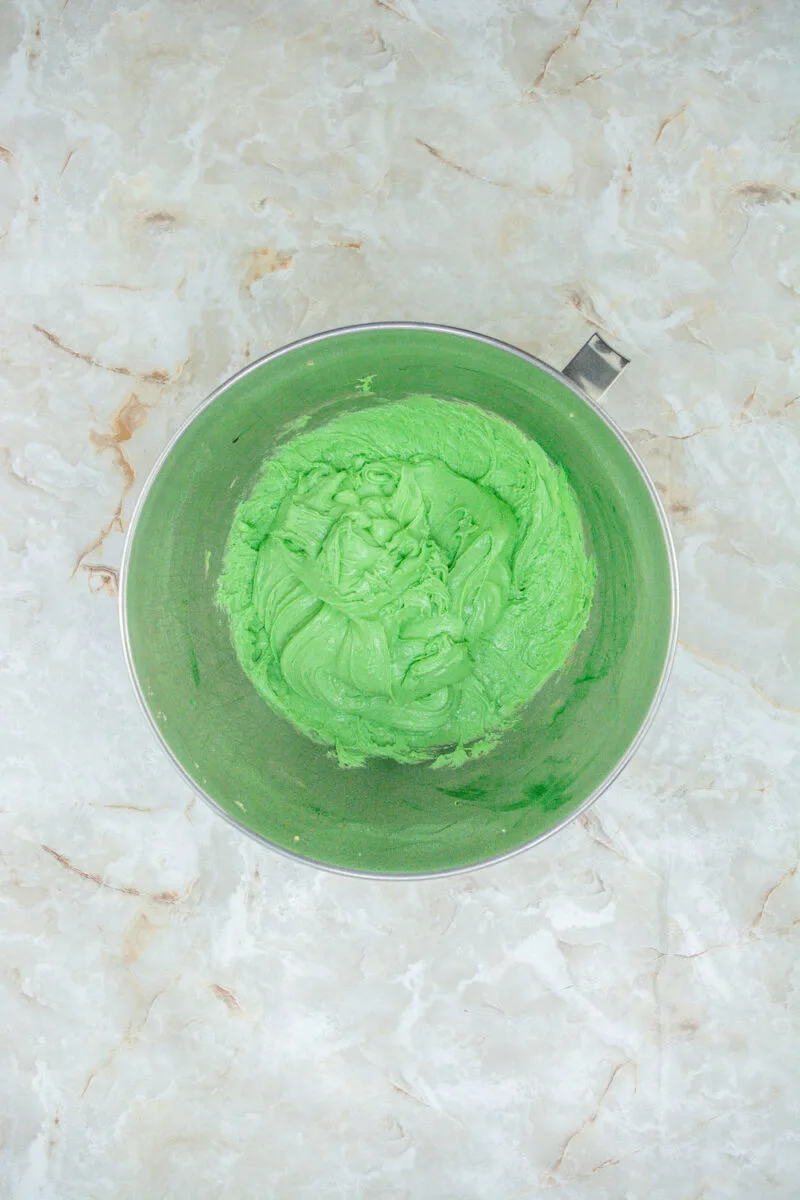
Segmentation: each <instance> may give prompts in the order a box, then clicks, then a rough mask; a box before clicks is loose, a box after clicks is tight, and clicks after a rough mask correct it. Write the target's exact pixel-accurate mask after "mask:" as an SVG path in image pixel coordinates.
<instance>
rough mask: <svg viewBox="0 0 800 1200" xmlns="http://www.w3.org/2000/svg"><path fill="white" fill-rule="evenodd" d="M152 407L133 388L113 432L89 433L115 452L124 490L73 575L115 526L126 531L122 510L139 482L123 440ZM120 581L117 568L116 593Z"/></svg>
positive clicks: (113, 422)
mask: <svg viewBox="0 0 800 1200" xmlns="http://www.w3.org/2000/svg"><path fill="white" fill-rule="evenodd" d="M149 407H150V406H149V405H147V404H143V403H142V401H141V400H140V399H139V397H138V396H137V394H136V392H131V393H130V395H129V396H128V397H127V399H125V400H124V401H123V403H122V404H121V405H120V407H119V408H118V409H117V411H116V412H115V413H114V415H113V416H112V418H111V426H110V432H109V433H97V432H95V431H94V430H93V431H92V432H91V433H90V434H89V441H90V442H91V443H92V445H93V446H94V448H95V450H98V451H104V450H109V451H110V452H111V454H112V455H113V457H114V461H115V463H116V465H117V467H118V468H119V471H120V474H121V475H122V491H121V493H120V497H119V500H118V501H117V506H116V508H115V509H114V512H113V514H112V516H111V518H110V519H109V520H108V521H107V522H106V523H105V525H104V526H103V527H102V529H101V530H100V532H99V534H98V535H97V537H96V538H95V539H94V541H93V542H92V543H91V544H90V545H89V546H87V547H86V548H85V549H84V550H82V551H81V553H80V554H79V555H78V558H77V560H76V563H75V566H74V567H73V570H72V574H73V576H74V575H75V573H76V572H77V571H78V570H80V569H82V568H84V560H85V559H87V558H88V557H89V555H90V554H93V553H94V552H95V550H99V549H100V547H101V546H102V545H103V543H104V542H105V540H106V538H107V537H108V535H109V534H110V533H111V532H112V531H113V530H117V531H118V532H120V533H123V532H124V525H123V520H122V510H123V508H124V505H125V500H126V498H127V496H128V492H129V491H130V490H131V488H132V487H133V485H134V483H135V482H136V472H135V471H134V469H133V467H132V466H131V463H130V460H129V459H128V456H127V455H126V453H125V451H124V450H123V449H122V443H123V442H129V441H130V439H131V438H132V437H133V435H134V433H136V430H137V429H140V428H141V426H142V425H143V424H144V423H145V421H146V420H147V412H148V409H149ZM85 569H87V570H89V572H90V577H91V573H92V570H93V568H92V567H87V568H85ZM98 569H99V570H101V571H102V568H101V567H99V565H98V566H96V567H95V568H94V570H98ZM116 584H117V579H116V572H114V576H113V577H112V580H111V581H110V583H109V587H111V586H113V588H114V593H112V594H115V592H116ZM102 586H105V585H102Z"/></svg>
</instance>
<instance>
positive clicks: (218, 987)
mask: <svg viewBox="0 0 800 1200" xmlns="http://www.w3.org/2000/svg"><path fill="white" fill-rule="evenodd" d="M208 986H209V987H210V988H211V991H212V992H213V993H214V995H215V996H216V997H217V999H218V1000H221V1001H222V1003H223V1004H224V1005H225V1007H226V1008H227V1009H228V1011H229V1012H232V1013H235V1014H236V1015H237V1016H242V1015H243V1014H244V1010H243V1008H242V1006H241V1004H240V1003H239V1001H238V1000H237V999H236V997H235V996H234V994H233V992H232V991H230V990H229V989H228V988H226V987H223V986H222V984H221V983H210V984H209V985H208Z"/></svg>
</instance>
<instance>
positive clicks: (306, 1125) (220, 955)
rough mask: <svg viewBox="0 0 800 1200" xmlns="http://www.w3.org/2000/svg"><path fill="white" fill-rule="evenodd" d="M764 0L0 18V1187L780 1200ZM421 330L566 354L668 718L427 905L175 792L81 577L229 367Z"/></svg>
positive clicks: (794, 872)
mask: <svg viewBox="0 0 800 1200" xmlns="http://www.w3.org/2000/svg"><path fill="white" fill-rule="evenodd" d="M798 38H800V6H798V5H797V4H796V2H795V0H772V2H770V3H764V2H762V3H750V2H749V0H705V2H704V3H697V4H684V5H683V6H681V5H680V4H678V3H676V2H675V0H663V2H662V0H588V3H587V2H586V0H457V2H455V3H449V4H448V3H444V2H443V0H439V2H436V0H377V2H373V0H339V2H338V3H336V4H331V3H323V2H322V0H317V2H314V0H292V2H291V3H289V2H288V0H224V2H222V3H214V2H213V0H120V2H118V3H114V2H113V0H4V3H3V5H2V8H0V144H1V145H2V146H3V147H4V149H3V150H2V152H0V160H1V161H0V278H1V279H2V298H3V302H2V305H0V329H1V330H2V335H1V342H2V350H1V353H2V362H1V363H0V368H1V369H0V389H1V390H0V396H1V397H2V403H1V406H0V446H1V447H2V449H0V522H2V536H1V537H0V555H1V557H0V596H2V616H1V617H0V713H1V716H0V747H1V748H2V775H1V776H0V810H1V811H0V863H1V864H2V881H1V883H0V948H1V949H2V955H1V957H0V1055H2V1066H1V1069H0V1194H2V1195H3V1196H9V1197H13V1198H14V1200H107V1198H108V1197H114V1200H168V1198H169V1200H172V1198H175V1200H184V1198H185V1197H188V1196H191V1197H194V1198H196V1200H218V1198H227V1197H230V1198H234V1197H235V1198H236V1200H263V1198H264V1197H270V1198H272V1197H275V1198H278V1200H283V1198H287V1200H294V1198H297V1200H303V1198H312V1197H313V1198H314V1200H317V1198H323V1200H325V1198H328V1197H339V1198H342V1200H373V1198H375V1200H383V1198H387V1200H400V1198H404V1200H405V1198H408V1200H411V1198H413V1200H418V1198H424V1200H528V1198H529V1197H540V1196H544V1197H547V1196H553V1197H556V1198H560V1200H640V1198H647V1200H700V1198H702V1200H729V1198H730V1200H734V1198H739V1197H742V1198H744V1197H747V1198H748V1200H750V1198H753V1197H756V1198H758V1200H778V1198H781V1200H790V1198H793V1197H797V1196H798V1194H800V1182H799V1181H800V1119H799V1116H800V1114H799V1113H798V1109H799V1108H800V1092H799V1090H798V1082H797V1081H798V1075H799V1074H800V1028H799V1021H798V988H799V987H800V967H799V966H798V940H799V938H800V873H798V857H799V854H800V838H799V836H798V835H799V833H800V815H799V814H798V786H797V774H798V759H797V751H798V748H799V746H800V681H799V680H798V661H800V630H799V629H798V613H799V612H800V604H799V603H798V590H799V589H800V534H799V533H798V486H799V485H798V479H799V478H800V475H799V472H800V454H799V453H798V440H797V432H798V422H800V400H799V397H800V377H799V376H800V371H799V369H798V349H797V345H798V342H797V331H798V293H800V220H799V219H798V214H799V213H800V155H799V153H798V152H799V151H800V121H798V116H800V89H799V87H798V82H797V78H798V77H797V67H796V59H797V45H798ZM377 318H419V319H424V320H433V321H439V322H444V323H450V324H458V325H464V326H468V327H471V328H474V329H478V330H481V331H484V332H488V333H491V334H494V335H496V336H499V337H502V338H505V339H507V340H510V341H512V342H516V343H517V344H519V345H521V346H523V347H525V348H528V349H530V350H532V351H534V352H535V353H537V354H539V355H541V356H542V357H544V358H545V359H547V360H548V361H550V362H553V363H555V364H556V365H561V364H563V363H564V362H565V361H566V360H567V359H568V358H569V357H570V355H571V354H572V353H573V351H574V350H575V349H576V348H577V347H578V346H579V345H580V344H581V343H582V342H583V341H584V340H585V338H586V337H587V335H588V334H589V332H590V331H591V330H592V329H594V328H598V329H600V330H601V331H602V332H603V333H604V335H605V336H607V337H608V339H609V340H610V341H611V342H612V343H613V344H614V345H615V346H617V347H618V348H619V349H620V350H622V351H623V352H624V353H625V354H626V355H628V356H629V357H630V358H631V359H632V363H631V366H630V368H629V369H628V371H627V373H626V375H625V376H624V377H623V378H622V379H621V380H620V381H619V383H618V384H617V385H616V386H615V388H614V389H613V390H612V392H611V393H610V394H609V397H608V400H607V403H608V407H609V409H610V410H611V412H612V413H613V415H614V416H615V417H616V418H617V419H618V420H619V421H620V422H621V424H622V425H623V427H624V428H625V429H626V430H627V431H628V432H629V434H630V435H631V437H632V438H633V439H634V441H635V443H636V445H637V446H638V447H639V449H640V451H641V453H642V454H643V456H644V457H645V459H646V461H647V463H648V464H649V466H650V468H651V470H652V472H653V475H654V477H655V479H656V480H657V482H658V485H659V487H660V489H661V491H662V493H663V495H664V498H665V501H666V503H667V506H668V508H669V511H670V514H671V518H672V521H673V525H674V531H675V536H676V541H677V546H678V552H679V558H680V568H681V575H682V584H683V598H684V607H683V617H682V628H681V646H680V649H679V652H678V657H677V663H676V668H675V673H674V678H673V683H672V686H671V690H670V692H669V695H668V698H667V701H666V703H665V705H664V707H663V710H662V712H661V714H660V716H659V719H658V721H657V724H656V726H655V727H654V729H653V731H652V732H651V734H650V735H649V737H648V739H647V741H646V743H645V745H644V747H643V748H642V750H641V752H640V753H639V754H638V756H637V757H636V759H635V761H634V763H633V764H632V766H631V767H630V769H629V770H628V771H627V772H626V773H625V775H624V776H623V778H622V779H621V780H620V781H619V782H618V783H617V784H616V785H615V786H614V787H613V788H612V789H611V791H610V792H609V793H608V794H607V795H606V796H605V797H604V798H603V800H602V801H601V802H600V803H599V804H598V805H597V806H596V808H595V809H594V810H593V811H592V812H591V814H590V815H589V816H588V817H587V818H586V819H585V820H583V821H582V822H581V823H580V824H577V823H576V824H574V825H573V826H571V827H570V828H569V829H568V830H567V831H566V832H564V833H562V834H561V835H560V836H558V837H557V838H556V839H554V840H552V841H550V842H548V843H546V844H545V845H543V846H542V847H540V848H537V849H536V850H534V851H533V852H530V853H528V854H527V855H524V856H522V857H520V858H518V859H516V860H515V861H512V862H510V863H508V864H506V865H503V866H500V867H497V868H494V869H491V870H487V871H484V872H478V873H476V874H474V875H472V876H465V877H461V878H456V879H445V880H442V881H438V882H430V883H425V884H419V885H407V884H394V885H393V884H378V883H369V882H361V881H357V880H348V879H343V878H337V877H334V876H328V875H326V874H322V873H317V872H314V871H312V870H309V869H305V868H303V867H301V866H295V865H293V864H291V863H288V862H286V861H283V860H282V859H280V858H278V857H277V856H273V855H270V854H269V853H268V852H265V851H261V850H260V849H259V848H258V847H256V846H255V845H253V844H251V843H250V842H249V841H248V840H247V839H245V838H244V837H243V836H240V835H237V833H236V832H234V831H233V830H232V829H230V828H228V826H227V825H226V824H224V823H223V822H222V821H221V820H219V819H217V818H215V817H214V816H213V815H212V814H211V813H210V812H209V811H207V809H206V808H205V807H204V806H203V805H202V803H201V802H200V801H196V800H194V799H193V797H192V795H191V793H190V792H189V791H188V790H187V788H185V787H184V786H183V784H182V783H181V782H180V780H179V779H178V777H177V775H176V774H174V773H173V771H172V768H171V767H170V766H169V764H168V762H167V760H166V759H165V758H164V757H163V755H162V753H161V751H160V749H159V748H158V747H157V746H156V745H155V744H154V742H153V741H152V739H151V735H150V733H149V731H148V729H147V728H146V727H145V724H144V721H143V719H142V718H141V716H140V714H139V712H138V710H137V707H136V703H135V701H134V698H133V694H132V691H131V688H130V686H129V684H128V680H127V678H126V674H125V669H124V666H123V661H122V655H121V652H120V647H119V638H118V630H117V615H116V609H115V603H114V599H113V593H114V571H113V568H114V566H115V565H116V564H117V563H118V561H119V554H120V546H121V540H122V535H121V530H122V529H123V528H124V526H125V522H126V520H127V518H128V516H129V514H130V511H131V505H132V503H133V500H134V498H135V494H136V491H137V489H138V488H139V486H140V484H141V481H142V478H143V476H144V475H145V474H146V472H147V470H148V469H149V467H150V465H151V464H152V462H153V461H154V458H155V457H156V455H157V453H158V451H159V449H160V447H161V446H162V445H163V444H164V442H165V439H166V438H167V436H168V435H169V434H170V432H171V431H172V430H173V429H174V428H175V427H176V426H177V424H178V423H179V422H180V421H181V420H182V419H183V418H184V416H185V415H186V414H187V413H188V412H189V411H190V410H191V408H192V407H193V406H194V405H195V404H196V403H197V402H198V400H199V399H201V398H202V396H203V395H204V394H205V393H206V392H208V391H209V390H210V389H211V388H212V387H213V386H214V385H216V384H217V383H218V382H220V381H221V380H222V379H224V378H225V377H226V376H227V375H229V374H230V373H231V372H232V371H234V370H235V369H236V368H238V367H240V366H241V365H242V364H243V363H245V362H246V361H247V360H248V358H249V357H251V356H256V355H259V354H261V353H263V352H264V351H266V350H267V349H269V348H274V347H277V346H279V345H281V344H282V343H284V342H286V341H288V340H290V339H292V338H295V337H297V336H300V335H303V334H308V333H312V332H314V331H317V330H320V329H324V328H328V327H331V326H333V325H336V324H342V323H348V322H353V321H362V320H370V319H377Z"/></svg>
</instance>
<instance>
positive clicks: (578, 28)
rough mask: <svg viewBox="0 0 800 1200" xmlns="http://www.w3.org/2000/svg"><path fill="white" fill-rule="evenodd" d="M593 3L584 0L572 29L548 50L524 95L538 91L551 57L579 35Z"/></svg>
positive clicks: (592, 0) (548, 68) (551, 59)
mask: <svg viewBox="0 0 800 1200" xmlns="http://www.w3.org/2000/svg"><path fill="white" fill-rule="evenodd" d="M593 3H594V0H585V4H584V6H583V10H582V12H581V15H580V16H579V17H578V23H577V25H575V26H574V28H573V29H570V30H569V32H567V33H566V34H564V37H563V38H562V39H561V41H560V42H557V43H556V45H555V46H553V48H552V50H550V51H549V52H548V54H547V55H546V57H545V60H544V64H543V66H542V69H541V71H540V72H539V74H538V75H537V76H536V78H535V79H534V81H533V83H532V84H531V86H530V87H529V88H528V90H527V91H526V92H525V95H526V96H528V97H530V96H532V95H534V94H535V93H536V92H537V91H538V89H539V87H540V86H541V84H542V83H543V82H544V77H545V75H546V74H547V72H548V71H549V70H550V65H551V63H552V61H553V59H554V58H555V57H556V55H557V54H560V52H561V51H562V50H563V49H564V47H565V46H568V45H569V43H570V42H574V41H575V39H576V38H577V37H579V35H580V32H581V29H582V28H583V22H584V20H585V18H586V14H587V13H588V11H589V9H590V8H591V7H592V4H593Z"/></svg>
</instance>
